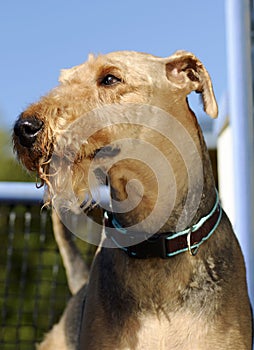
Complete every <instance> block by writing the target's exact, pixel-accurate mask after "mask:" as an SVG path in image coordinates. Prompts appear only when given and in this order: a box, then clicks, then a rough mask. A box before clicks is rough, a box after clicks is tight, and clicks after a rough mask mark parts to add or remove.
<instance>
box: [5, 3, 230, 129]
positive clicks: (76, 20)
mask: <svg viewBox="0 0 254 350" xmlns="http://www.w3.org/2000/svg"><path fill="white" fill-rule="evenodd" d="M0 45H1V46H0V73H1V80H0V82H1V83H0V84H1V85H0V127H1V126H5V127H6V128H7V129H10V128H11V126H12V124H13V123H14V120H15V119H16V117H17V115H18V114H19V113H20V112H21V111H22V110H23V109H24V108H25V107H26V106H27V105H28V104H29V103H31V102H34V101H36V100H37V99H38V98H39V97H40V96H42V95H43V94H45V93H46V92H47V91H48V90H49V89H51V88H52V87H54V86H55V85H56V84H57V78H58V75H59V71H60V69H61V68H68V67H71V66H73V65H77V64H79V63H81V62H83V61H85V60H86V58H87V55H88V53H90V52H93V53H105V52H109V51H115V50H125V49H128V50H136V51H143V52H149V53H152V54H154V55H158V56H169V55H170V54H172V53H173V52H174V51H176V50H177V49H185V50H189V51H192V52H193V53H195V54H196V55H197V56H198V57H199V58H200V59H201V61H202V62H203V63H204V64H205V66H206V68H207V69H208V71H209V73H210V75H211V76H212V80H213V84H214V89H215V93H216V97H217V99H218V101H219V100H220V98H221V96H222V94H223V93H224V92H225V91H226V89H227V74H226V40H225V9H224V1H223V0H213V1H204V0H192V1H188V0H182V1H172V0H157V1H144V0H141V1H138V0H136V1H134V0H128V1H125V2H123V1H116V0H113V1H111V0H108V1H98V0H94V1H85V0H83V1H81V0H72V1H66V0H43V1H32V0H23V1H18V0H16V1H15V0H8V1H1V4H0Z"/></svg>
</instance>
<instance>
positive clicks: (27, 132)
mask: <svg viewBox="0 0 254 350" xmlns="http://www.w3.org/2000/svg"><path fill="white" fill-rule="evenodd" d="M42 127H43V122H42V121H41V120H39V119H38V118H36V117H34V116H33V117H23V118H22V116H20V117H19V119H18V120H17V121H16V123H15V125H14V134H15V135H16V136H17V137H18V138H19V143H20V144H21V145H22V146H24V147H31V146H32V145H33V144H34V142H35V141H36V138H37V135H38V133H39V132H40V131H41V130H42Z"/></svg>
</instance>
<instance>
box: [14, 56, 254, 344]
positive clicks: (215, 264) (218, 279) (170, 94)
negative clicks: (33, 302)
mask: <svg viewBox="0 0 254 350" xmlns="http://www.w3.org/2000/svg"><path fill="white" fill-rule="evenodd" d="M108 74H110V75H113V76H115V77H116V78H117V79H118V81H117V83H115V84H114V85H112V86H104V85H103V84H101V82H102V81H103V79H104V78H105V77H106V76H107V75H108ZM59 81H60V85H59V86H58V87H56V88H55V89H54V90H52V91H51V92H50V93H49V94H48V95H46V96H45V97H43V98H42V99H41V100H40V101H39V102H37V103H35V104H32V105H31V106H29V107H28V108H27V109H26V110H25V111H24V112H23V113H22V115H21V116H20V118H19V121H18V123H19V124H17V125H18V126H17V127H16V131H15V134H14V147H15V150H16V152H17V154H18V157H19V158H20V160H21V161H22V162H23V164H24V165H25V166H26V167H27V168H28V169H29V170H32V171H34V170H35V171H37V173H38V174H39V176H40V178H41V180H42V182H43V183H46V184H47V185H48V190H49V195H50V197H51V200H52V202H53V203H55V204H56V203H57V200H58V198H59V197H60V198H61V201H60V204H61V205H62V206H64V207H65V208H67V209H71V210H74V211H77V212H78V211H79V210H80V208H79V206H80V204H81V203H82V201H83V199H84V197H85V196H86V195H88V196H89V197H90V200H88V201H87V203H86V206H89V205H90V204H91V198H92V194H91V187H90V185H89V181H88V177H89V176H88V174H89V170H90V167H92V166H94V167H95V168H93V169H94V170H95V169H100V171H101V172H103V173H107V176H108V181H109V183H110V186H111V191H112V200H114V202H113V210H114V209H115V206H117V205H118V203H119V202H124V201H128V205H130V206H133V208H132V207H131V210H128V211H126V212H125V213H124V214H121V213H118V214H115V216H116V218H117V219H118V221H119V222H120V223H121V225H122V226H130V225H139V226H138V227H139V229H140V230H141V231H145V232H153V230H155V231H156V232H165V231H166V232H168V231H171V232H174V231H177V230H183V229H185V228H186V227H189V226H190V225H193V224H195V223H196V222H198V221H199V219H200V218H201V217H203V216H205V215H207V214H208V213H209V212H210V211H211V209H212V207H213V206H214V202H215V196H216V194H215V187H214V186H215V185H214V179H213V175H212V170H211V165H210V160H209V155H208V152H207V149H206V145H205V143H204V139H203V136H202V132H201V130H200V128H199V126H198V123H197V120H196V118H195V115H194V114H193V112H192V111H191V110H190V108H189V105H188V101H187V95H188V94H189V93H190V92H191V91H196V92H198V93H201V95H202V99H203V104H204V110H205V111H206V112H207V113H208V114H209V115H210V116H211V117H213V118H215V117H216V116H217V113H218V111H217V104H216V100H215V97H214V93H213V88H212V83H211V80H210V77H209V74H208V72H207V70H206V69H205V67H204V66H203V64H202V63H201V62H200V61H199V60H198V59H197V58H196V57H195V56H194V55H193V54H191V53H189V52H185V51H177V52H176V53H175V54H174V55H172V56H170V57H167V58H159V57H155V56H152V55H148V54H143V53H137V52H127V51H123V52H115V53H110V54H107V55H100V56H98V57H95V56H92V55H91V56H89V59H88V61H87V62H85V63H83V64H81V65H79V66H76V67H73V68H71V69H69V70H63V71H62V73H61V75H60V78H59ZM108 106H110V108H109V107H108ZM140 106H141V107H140ZM142 106H146V108H147V109H146V112H147V118H148V117H149V118H150V119H149V118H148V119H149V123H150V124H149V126H146V125H143V124H142V123H139V125H137V124H135V123H133V122H132V123H128V120H131V118H132V115H130V114H128V113H131V112H130V111H133V110H134V109H135V111H136V112H135V113H136V115H137V119H136V121H137V123H138V121H139V119H138V118H139V109H138V108H141V110H142ZM102 107H103V108H104V109H103V113H102V114H101V113H100V111H101V108H102ZM155 107H156V108H155ZM117 108H120V109H119V111H120V112H121V113H120V112H119V114H117V112H118V110H117ZM158 110H159V111H160V112H158ZM161 111H164V112H165V113H167V115H168V116H170V118H171V116H173V119H172V120H171V121H172V123H170V128H168V124H169V123H168V120H169V119H168V120H166V121H165V122H164V121H162V120H164V119H163V118H162V119H161V117H160V115H159V114H161ZM113 112H114V113H113ZM158 113H159V114H158ZM141 114H142V113H141ZM117 115H119V119H120V116H121V118H126V119H125V121H126V122H123V123H121V124H119V123H117V119H114V118H115V117H117ZM31 117H33V118H35V119H36V120H41V121H42V122H43V127H42V128H41V130H38V132H37V133H36V139H35V140H33V143H32V144H31V142H30V143H29V142H27V144H26V143H24V141H22V137H23V138H24V137H25V138H27V137H30V136H31V135H27V134H26V133H25V132H24V129H22V128H21V127H19V125H20V124H22V121H26V120H29V118H30V119H31ZM140 118H141V117H140ZM80 120H81V123H80V124H77V126H78V127H76V128H75V129H68V127H69V126H73V125H76V124H75V122H76V121H77V123H79V122H80ZM120 120H124V119H120ZM140 120H141V119H140ZM107 122H108V124H107ZM110 122H112V124H110ZM161 123H162V124H161ZM101 125H104V127H103V128H100V126H101ZM89 128H91V130H94V132H92V133H91V134H90V135H89V136H88V137H86V138H84V139H83V137H84V134H85V133H86V131H87V129H89ZM178 128H180V129H181V130H185V133H184V137H180V136H181V134H179V135H180V136H179V138H177V137H178ZM25 130H26V129H25ZM73 130H75V133H74V135H73V132H72V131H73ZM158 130H159V132H158ZM32 131H33V129H32ZM32 131H29V132H32ZM164 131H165V132H166V134H163V133H164ZM22 133H23V135H20V134H22ZM168 133H171V134H172V138H173V139H174V141H173V140H172V139H170V137H168V136H167V135H168ZM119 135H120V136H121V137H120V138H119ZM32 136H33V137H34V135H32ZM123 139H124V140H126V139H128V141H126V143H125V146H126V145H127V146H128V147H129V148H128V150H129V153H128V152H127V154H128V157H125V158H124V159H122V158H121V157H122V153H121V152H122V150H123V145H124V141H123ZM29 140H30V139H28V141H29ZM80 140H83V141H82V144H80V142H81V141H80ZM130 140H131V141H130ZM133 140H138V141H139V142H141V143H143V145H144V144H145V145H147V147H148V146H149V147H151V150H153V149H156V150H159V151H160V153H161V154H163V157H164V162H162V161H161V160H160V157H159V156H158V157H157V155H156V154H157V153H156V152H155V153H153V152H150V153H148V154H146V153H145V152H143V157H145V161H144V162H141V161H140V160H139V159H138V158H137V157H135V152H137V151H138V147H139V143H138V142H136V143H135V142H134V141H133ZM22 142H23V144H22ZM128 142H129V144H128ZM107 145H112V147H114V148H115V149H116V150H119V153H117V152H115V153H114V155H113V156H112V157H113V159H114V162H113V165H112V166H110V165H109V163H108V162H109V159H108V158H110V157H106V156H105V157H104V158H103V157H101V158H96V152H97V151H98V150H99V149H101V148H102V147H105V146H107ZM183 153H184V155H183ZM183 156H184V157H186V159H188V164H186V159H184V158H183ZM199 159H200V160H201V165H202V166H201V167H199V166H198V160H199ZM164 163H165V164H166V165H167V164H170V168H166V167H165V164H164ZM149 164H152V165H151V166H150V167H149ZM153 167H155V168H156V167H159V171H158V172H157V173H154V171H153ZM156 169H157V168H156ZM189 169H191V173H192V176H193V178H192V181H193V183H191V185H190V184H189V182H188V181H189V178H190V173H189V172H188V170H189ZM170 172H171V173H170ZM70 174H71V176H70ZM133 179H135V181H134V182H133V181H132V180H133ZM160 182H162V183H163V186H164V187H163V191H165V193H163V194H164V195H162V196H161V197H160V201H159V203H157V198H158V197H159V195H160V186H159V185H160ZM140 184H142V185H140ZM128 186H129V187H128ZM174 186H175V187H176V188H177V191H176V192H173V188H174ZM190 187H191V188H190ZM72 190H73V191H74V193H75V195H76V198H78V201H77V203H76V202H75V200H74V201H73V199H72V198H73V197H71V196H70V193H72ZM190 190H191V191H192V195H191V201H192V202H191V203H192V204H193V203H195V202H196V201H197V198H198V193H199V191H201V192H200V193H199V194H200V200H199V201H198V205H197V206H195V207H194V208H193V206H191V205H190V207H189V208H187V209H186V208H185V203H186V202H187V201H188V193H189V191H190ZM74 202H75V203H74ZM169 209H170V215H169V216H168V217H167V219H166V220H165V221H163V220H164V219H163V218H164V216H165V215H166V214H167V212H168V211H169ZM153 210H154V211H155V212H156V215H155V216H153V217H150V216H149V213H150V212H152V211H153ZM53 220H54V226H55V229H56V232H55V235H56V240H57V242H58V245H59V248H60V251H61V254H62V257H63V260H64V264H65V266H66V270H67V276H68V280H69V285H70V288H71V290H72V291H73V292H74V293H76V292H77V293H76V294H75V295H74V297H73V298H72V299H71V301H70V303H69V305H68V307H67V309H66V311H65V314H64V316H63V318H62V319H61V321H60V323H59V325H58V326H56V327H55V328H53V330H52V332H51V333H50V334H49V335H48V336H47V337H46V339H45V341H44V342H43V343H42V344H41V347H39V349H40V350H41V349H53V348H54V349H65V348H66V349H77V348H78V344H79V346H80V347H79V348H80V349H81V350H84V349H86V350H99V349H100V350H101V349H103V350H107V349H108V350H112V349H115V350H123V349H126V350H127V349H128V350H141V349H167V350H180V349H186V350H190V349H192V350H193V349H195V350H198V349H202V350H208V349H218V350H219V349H220V350H223V349H224V350H228V349H232V350H238V349H248V350H250V349H251V312H250V304H249V299H248V294H247V287H246V277H245V267H244V262H243V257H242V254H241V251H240V248H239V245H238V243H237V241H236V238H235V236H234V233H233V231H232V227H231V225H230V223H229V221H228V218H227V217H226V215H225V213H223V216H222V220H221V223H220V225H219V226H218V228H217V230H216V232H215V233H214V234H213V235H212V236H211V238H210V239H209V240H208V241H207V242H205V243H204V244H202V246H201V247H200V249H199V251H198V254H197V255H196V256H195V257H194V256H191V255H190V254H188V252H186V253H182V254H180V255H177V256H175V257H174V258H170V259H165V260H163V259H160V258H155V259H145V260H138V259H132V258H129V257H128V256H127V255H126V254H125V253H124V252H123V251H122V250H120V249H107V248H101V249H100V250H99V251H98V253H97V255H96V257H95V260H94V263H93V266H92V270H91V273H90V277H89V282H88V284H87V286H85V287H82V288H81V285H82V284H83V283H84V282H85V281H86V280H87V271H86V267H85V266H84V264H83V263H82V262H81V259H80V256H79V254H78V253H77V251H76V248H75V247H74V246H73V245H72V244H71V245H69V243H68V239H67V238H66V233H65V231H64V230H63V229H62V228H61V226H59V225H60V223H59V221H58V218H57V217H56V216H55V215H54V216H53ZM156 228H158V229H156ZM73 264H74V265H73ZM80 288H81V289H80ZM78 290H79V291H78ZM84 298H85V304H84ZM83 305H84V309H83ZM77 310H78V312H77ZM82 311H83V314H82ZM74 343H75V344H74ZM66 344H68V345H66Z"/></svg>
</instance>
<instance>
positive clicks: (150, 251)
mask: <svg viewBox="0 0 254 350" xmlns="http://www.w3.org/2000/svg"><path fill="white" fill-rule="evenodd" d="M104 217H105V233H106V236H107V238H108V239H110V240H111V241H112V243H113V246H114V247H116V248H119V249H121V250H123V251H124V252H125V253H126V254H127V255H128V256H130V257H133V258H137V259H147V258H155V257H160V258H164V259H165V258H170V257H173V256H175V255H178V254H181V253H183V252H186V251H189V253H190V254H191V255H193V256H194V255H196V254H197V251H198V249H199V247H200V245H201V244H203V243H204V242H205V241H206V240H208V239H209V238H210V237H211V235H212V234H213V233H214V232H215V230H216V229H217V227H218V226H219V223H220V220H221V217H222V208H221V205H220V201H219V196H218V192H217V191H216V201H215V204H214V207H213V209H212V210H211V211H210V213H209V214H207V215H206V216H204V217H202V218H201V219H200V220H199V221H198V222H197V223H196V224H195V225H193V226H191V227H189V228H187V229H185V230H183V231H178V232H165V233H156V234H154V235H152V236H149V237H148V238H147V233H144V232H128V231H127V229H125V228H123V227H121V225H120V224H119V223H118V222H117V220H116V219H115V218H114V215H113V213H112V212H106V213H105V216H104ZM107 227H110V228H114V230H112V229H111V230H107ZM137 235H139V236H140V237H141V238H142V239H140V241H141V242H140V243H138V244H133V245H132V244H131V241H132V240H133V241H134V237H137Z"/></svg>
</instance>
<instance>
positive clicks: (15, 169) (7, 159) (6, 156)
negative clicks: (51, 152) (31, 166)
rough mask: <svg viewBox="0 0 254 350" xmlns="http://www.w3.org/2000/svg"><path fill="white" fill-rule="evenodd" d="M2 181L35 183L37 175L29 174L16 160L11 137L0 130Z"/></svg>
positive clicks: (0, 178) (0, 169) (0, 172)
mask: <svg viewBox="0 0 254 350" xmlns="http://www.w3.org/2000/svg"><path fill="white" fill-rule="evenodd" d="M0 181H29V182H35V175H34V174H29V173H28V172H27V171H26V170H25V169H24V168H23V167H22V166H21V165H20V164H19V163H18V161H17V160H16V159H15V157H14V154H13V152H12V142H11V135H10V133H8V132H6V131H4V130H0Z"/></svg>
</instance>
